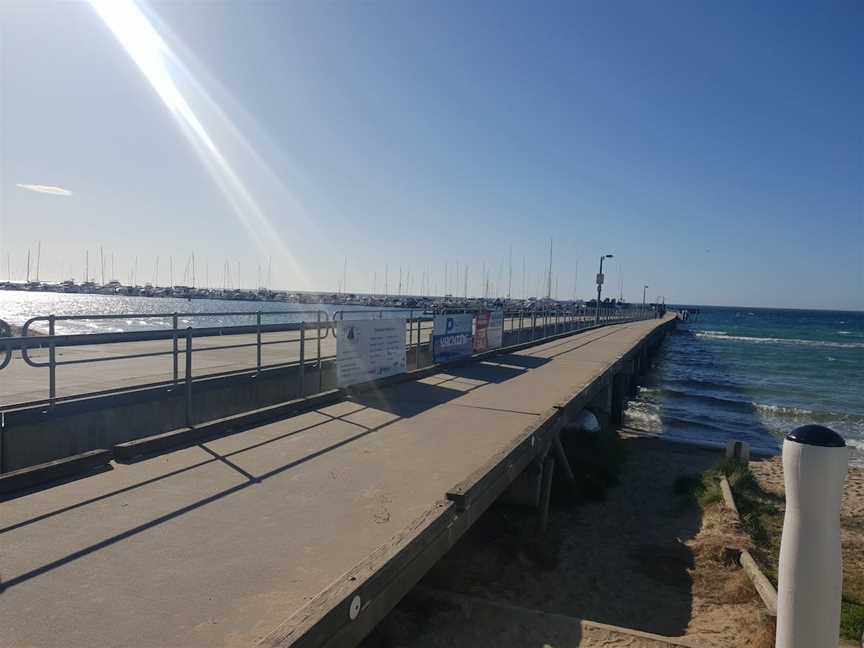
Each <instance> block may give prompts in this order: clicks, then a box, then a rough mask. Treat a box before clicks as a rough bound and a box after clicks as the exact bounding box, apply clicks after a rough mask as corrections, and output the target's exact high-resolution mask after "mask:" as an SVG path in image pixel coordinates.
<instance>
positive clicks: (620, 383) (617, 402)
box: [610, 373, 630, 425]
mask: <svg viewBox="0 0 864 648" xmlns="http://www.w3.org/2000/svg"><path fill="white" fill-rule="evenodd" d="M629 389H630V376H629V375H627V374H626V373H619V374H617V375H616V376H615V378H614V379H613V381H612V412H611V417H610V421H611V423H612V424H613V425H621V422H622V421H623V420H624V408H625V407H626V406H627V394H628V393H629Z"/></svg>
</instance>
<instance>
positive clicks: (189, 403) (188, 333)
mask: <svg viewBox="0 0 864 648" xmlns="http://www.w3.org/2000/svg"><path fill="white" fill-rule="evenodd" d="M175 357H176V356H175ZM186 425H187V426H188V427H191V426H192V327H191V326H189V327H187V328H186Z"/></svg>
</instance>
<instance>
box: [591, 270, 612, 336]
mask: <svg viewBox="0 0 864 648" xmlns="http://www.w3.org/2000/svg"><path fill="white" fill-rule="evenodd" d="M613 256H614V255H612V254H604V255H602V256H601V257H600V272H598V273H597V314H596V316H595V318H594V323H595V324H599V323H600V294H601V292H602V290H603V259H611V258H612V257H613Z"/></svg>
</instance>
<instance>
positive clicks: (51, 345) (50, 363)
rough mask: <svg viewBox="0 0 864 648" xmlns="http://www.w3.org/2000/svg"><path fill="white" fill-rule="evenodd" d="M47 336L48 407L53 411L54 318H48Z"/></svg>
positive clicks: (55, 377) (55, 375) (54, 368)
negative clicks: (49, 337)
mask: <svg viewBox="0 0 864 648" xmlns="http://www.w3.org/2000/svg"><path fill="white" fill-rule="evenodd" d="M48 335H50V336H51V342H50V343H49V345H48V374H49V375H48V402H49V407H50V408H51V409H54V401H55V399H56V398H57V363H56V353H55V348H54V344H55V342H54V316H53V315H51V316H49V317H48Z"/></svg>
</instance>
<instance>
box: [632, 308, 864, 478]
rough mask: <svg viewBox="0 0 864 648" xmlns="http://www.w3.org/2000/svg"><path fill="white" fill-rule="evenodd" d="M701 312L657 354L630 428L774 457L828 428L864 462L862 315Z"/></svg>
mask: <svg viewBox="0 0 864 648" xmlns="http://www.w3.org/2000/svg"><path fill="white" fill-rule="evenodd" d="M685 308H690V309H691V310H692V309H693V308H699V309H700V315H699V316H698V317H696V318H695V319H693V320H691V321H689V322H680V323H679V325H678V329H677V331H676V332H675V333H673V334H672V335H670V336H668V337H667V339H666V340H665V342H664V343H663V346H662V347H661V350H660V353H659V354H658V356H657V358H656V361H655V367H654V369H653V370H652V371H651V372H650V373H649V375H648V376H647V379H646V382H645V384H644V386H643V387H641V388H640V390H639V394H638V396H637V397H636V398H635V399H634V400H633V401H631V403H630V405H629V406H628V409H627V411H626V413H625V425H627V426H630V427H633V428H636V429H640V430H644V431H648V432H652V433H660V434H664V435H669V436H674V437H677V438H684V439H695V440H699V441H707V442H712V443H722V444H724V445H725V443H726V441H727V440H729V439H733V438H734V439H742V440H745V441H749V442H750V443H751V444H752V445H753V446H754V447H757V448H762V449H778V448H779V445H780V440H781V439H782V437H783V435H785V434H786V433H787V432H789V431H790V430H793V429H794V428H796V427H798V426H800V425H806V424H808V423H817V424H820V425H825V426H828V427H830V428H832V429H833V430H835V431H836V432H838V433H839V434H841V435H842V436H843V437H844V438H845V439H846V442H847V444H848V445H849V446H850V448H851V450H852V460H853V461H854V462H855V463H859V464H861V463H864V313H862V312H845V311H808V310H786V309H761V308H719V307H705V306H702V307H699V306H696V307H685Z"/></svg>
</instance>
